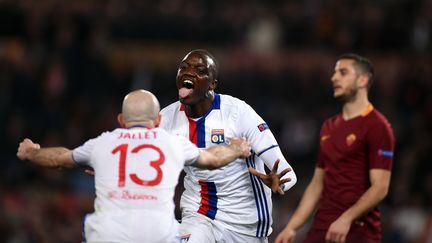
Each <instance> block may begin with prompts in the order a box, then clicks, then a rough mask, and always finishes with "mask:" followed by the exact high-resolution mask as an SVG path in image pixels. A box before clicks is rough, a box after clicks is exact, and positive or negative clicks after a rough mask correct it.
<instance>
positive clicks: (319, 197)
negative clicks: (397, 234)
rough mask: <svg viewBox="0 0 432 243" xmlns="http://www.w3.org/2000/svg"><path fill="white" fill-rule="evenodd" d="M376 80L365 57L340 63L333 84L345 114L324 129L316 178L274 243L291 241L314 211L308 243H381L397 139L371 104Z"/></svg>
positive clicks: (344, 57)
mask: <svg viewBox="0 0 432 243" xmlns="http://www.w3.org/2000/svg"><path fill="white" fill-rule="evenodd" d="M373 78H374V69H373V66H372V64H371V63H370V62H369V60H367V59H366V58H364V57H362V56H359V55H356V54H344V55H342V56H340V57H339V58H338V60H337V62H336V66H335V69H334V74H333V76H332V79H331V81H332V83H333V96H334V97H335V98H336V99H338V100H340V101H341V102H342V103H343V107H342V113H340V114H338V115H335V116H333V117H331V118H329V119H327V120H326V121H325V122H324V124H323V125H322V128H321V132H320V147H319V154H318V161H317V165H316V168H315V172H314V175H313V177H312V180H311V182H310V183H309V185H308V187H307V188H306V191H305V192H304V195H303V197H302V199H301V201H300V204H299V206H298V207H297V209H296V211H295V212H294V214H293V215H292V217H291V219H290V220H289V222H288V224H287V226H286V227H285V229H284V230H283V231H282V232H281V233H280V234H279V235H278V237H277V238H276V243H287V242H293V241H294V238H295V236H296V232H297V230H298V229H299V228H300V227H301V226H302V225H303V224H304V223H305V222H306V221H307V220H308V218H309V216H310V215H311V214H312V213H314V212H315V209H316V208H318V210H317V212H316V214H315V217H314V220H313V223H312V226H311V227H310V229H309V233H308V234H307V236H306V239H305V240H304V242H350V243H351V242H354V243H355V242H358V243H371V242H381V223H380V211H379V210H378V208H377V206H378V204H379V203H380V202H381V201H382V200H383V199H384V197H385V196H386V195H387V192H388V189H389V184H390V175H391V168H392V160H393V150H394V146H395V138H394V135H393V130H392V128H391V126H390V124H389V122H388V121H387V119H386V118H385V117H384V116H383V115H382V114H381V113H380V112H379V111H377V110H376V109H375V108H374V107H373V106H372V104H371V103H370V102H369V99H368V89H369V88H370V86H371V85H372V81H373Z"/></svg>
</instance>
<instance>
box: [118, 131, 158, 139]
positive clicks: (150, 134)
mask: <svg viewBox="0 0 432 243" xmlns="http://www.w3.org/2000/svg"><path fill="white" fill-rule="evenodd" d="M151 138H153V139H156V138H157V132H156V131H143V132H140V133H134V132H121V133H120V134H119V135H118V137H117V139H151Z"/></svg>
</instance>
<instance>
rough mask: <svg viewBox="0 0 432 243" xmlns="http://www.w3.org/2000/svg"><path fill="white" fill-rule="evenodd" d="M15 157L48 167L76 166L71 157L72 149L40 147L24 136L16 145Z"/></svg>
mask: <svg viewBox="0 0 432 243" xmlns="http://www.w3.org/2000/svg"><path fill="white" fill-rule="evenodd" d="M17 157H18V158H19V159H20V160H28V161H30V162H32V163H33V164H36V165H38V166H42V167H48V168H73V167H76V164H75V162H74V161H73V159H72V151H71V150H69V149H67V148H64V147H50V148H41V147H40V145H39V144H37V143H33V141H32V140H30V139H28V138H26V139H24V140H23V141H22V142H21V143H20V144H19V146H18V152H17Z"/></svg>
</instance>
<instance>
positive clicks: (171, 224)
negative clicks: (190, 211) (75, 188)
mask: <svg viewBox="0 0 432 243" xmlns="http://www.w3.org/2000/svg"><path fill="white" fill-rule="evenodd" d="M84 238H85V242H88V243H96V242H104V243H106V242H152V243H156V242H160V243H167V242H168V243H172V242H176V243H179V242H180V239H179V237H178V222H177V221H176V220H175V218H174V216H173V215H170V214H163V213H158V212H151V211H147V210H125V211H118V212H109V213H93V214H90V215H88V216H87V217H86V218H85V221H84Z"/></svg>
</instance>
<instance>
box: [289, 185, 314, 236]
mask: <svg viewBox="0 0 432 243" xmlns="http://www.w3.org/2000/svg"><path fill="white" fill-rule="evenodd" d="M321 192H322V186H321V185H319V184H313V182H312V183H311V184H309V186H308V187H307V188H306V191H305V192H304V194H303V197H302V199H301V200H300V204H299V206H298V207H297V209H296V211H295V212H294V214H293V216H292V217H291V219H290V221H289V222H288V224H287V226H286V227H287V228H291V229H294V230H297V229H299V228H300V227H301V226H303V225H304V224H305V223H306V221H307V220H308V219H309V217H310V216H311V215H312V213H313V212H314V211H315V209H316V207H317V205H318V202H319V198H320V196H321Z"/></svg>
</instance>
